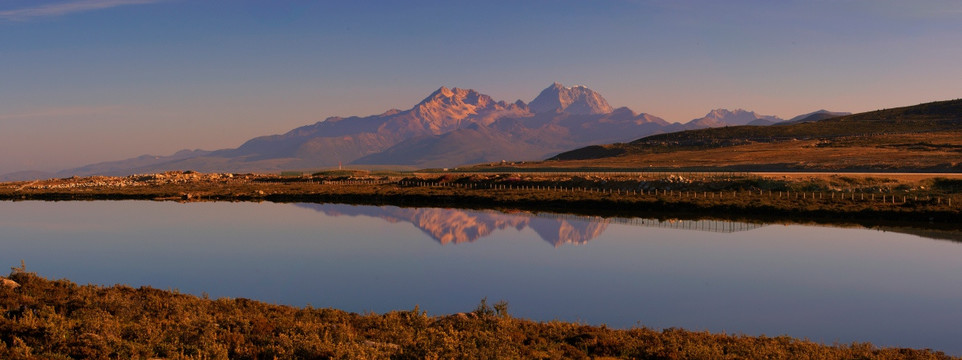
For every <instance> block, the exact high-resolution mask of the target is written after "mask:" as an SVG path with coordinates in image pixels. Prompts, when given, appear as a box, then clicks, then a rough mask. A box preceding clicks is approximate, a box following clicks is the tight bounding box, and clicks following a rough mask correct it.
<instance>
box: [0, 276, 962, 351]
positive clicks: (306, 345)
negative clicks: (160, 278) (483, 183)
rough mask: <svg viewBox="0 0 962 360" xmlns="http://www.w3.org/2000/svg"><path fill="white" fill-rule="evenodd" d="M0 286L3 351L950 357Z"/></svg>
mask: <svg viewBox="0 0 962 360" xmlns="http://www.w3.org/2000/svg"><path fill="white" fill-rule="evenodd" d="M8 277H9V280H11V281H13V282H15V283H16V285H14V284H12V283H10V282H4V285H3V286H0V358H3V359H68V358H75V359H83V358H87V359H108V358H110V359H148V358H169V359H228V358H230V359H275V358H276V359H328V358H340V359H387V358H391V359H450V358H490V359H495V358H497V359H501V358H518V359H520V358H524V359H588V358H632V359H950V358H952V357H949V356H946V355H945V354H943V353H940V352H935V351H930V350H912V349H894V348H889V349H879V348H876V347H875V346H872V345H870V344H864V343H863V344H848V345H822V344H818V343H814V342H811V341H806V340H799V339H793V338H789V337H785V336H779V337H765V336H759V337H752V336H739V335H725V334H711V333H707V332H692V331H686V330H681V329H667V330H663V331H656V330H652V329H647V328H633V329H625V330H616V329H610V328H607V327H604V326H587V325H582V324H573V323H564V322H557V321H553V322H534V321H530V320H524V319H518V318H514V317H512V316H510V315H509V312H508V310H509V309H508V304H507V303H504V302H498V303H496V304H493V305H489V304H488V303H487V302H486V301H484V300H482V302H481V303H480V304H479V305H478V306H477V307H476V308H475V309H474V310H473V311H468V312H465V313H459V314H453V315H443V316H429V315H427V314H426V313H425V312H423V311H421V310H420V309H418V308H417V307H414V309H413V310H410V311H396V312H390V313H386V314H355V313H348V312H344V311H340V310H335V309H315V308H310V307H308V308H294V307H289V306H279V305H269V304H265V303H261V302H257V301H252V300H247V299H216V300H213V299H207V298H200V297H195V296H191V295H184V294H179V293H177V292H176V291H162V290H157V289H153V288H149V287H141V288H138V289H134V288H131V287H128V286H123V285H117V286H111V287H101V286H94V285H84V286H79V285H77V284H74V283H71V282H69V281H67V280H55V281H51V280H47V279H44V278H42V277H40V276H37V275H36V274H33V273H28V272H25V271H23V270H22V269H15V270H14V271H13V272H12V273H11V274H10V275H9V276H8Z"/></svg>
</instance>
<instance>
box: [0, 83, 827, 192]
mask: <svg viewBox="0 0 962 360" xmlns="http://www.w3.org/2000/svg"><path fill="white" fill-rule="evenodd" d="M814 114H819V113H818V112H816V113H811V114H806V116H812V115H814ZM782 121H783V120H782V119H780V118H777V117H774V116H765V115H758V114H756V113H754V112H750V111H746V110H741V109H738V110H735V111H729V110H725V109H716V110H712V111H711V112H709V113H708V114H707V115H706V116H704V117H702V118H698V119H693V120H691V121H689V122H688V123H685V124H680V123H669V122H667V121H665V120H664V119H662V118H659V117H657V116H654V115H650V114H645V113H636V112H634V111H632V110H631V109H629V108H627V107H619V108H613V107H612V106H611V105H609V104H608V102H607V101H606V100H605V99H604V97H602V96H601V95H600V94H598V93H597V92H595V91H593V90H591V89H589V88H587V87H585V86H571V87H566V86H564V85H562V84H560V83H553V84H551V86H548V87H547V88H546V89H544V90H542V91H541V93H539V94H538V96H537V97H535V98H534V100H532V101H531V102H529V103H525V102H523V101H521V100H517V101H515V102H510V103H509V102H505V101H497V100H494V99H493V98H492V97H490V96H488V95H485V94H481V93H479V92H477V91H475V90H471V89H460V88H447V87H441V88H439V89H437V90H436V91H434V92H433V93H431V94H430V95H428V96H427V97H426V98H424V100H422V101H421V102H419V103H418V104H416V105H414V107H412V108H410V109H408V110H398V109H391V110H388V111H385V112H384V113H381V114H379V115H372V116H365V117H358V116H352V117H330V118H327V119H325V120H323V121H319V122H317V123H314V124H311V125H306V126H302V127H298V128H296V129H293V130H291V131H288V132H287V133H284V134H280V135H269V136H260V137H256V138H253V139H250V140H248V141H246V142H244V143H243V144H242V145H240V146H239V147H237V148H233V149H222V150H216V151H205V150H182V151H179V152H177V153H175V154H172V155H169V156H152V155H144V156H139V157H136V158H131V159H126V160H120V161H110V162H102V163H96V164H91V165H86V166H82V167H78V168H73V169H67V170H63V171H60V172H57V173H54V174H47V173H38V172H30V171H27V172H20V173H17V174H8V175H6V176H4V177H0V180H7V181H10V180H20V179H23V178H39V177H45V175H46V176H47V177H67V176H75V175H76V176H86V175H129V174H135V173H153V172H161V171H168V170H195V171H201V172H276V171H282V170H314V169H319V168H329V167H333V166H338V165H340V164H344V165H364V166H368V167H373V166H377V165H381V166H406V167H413V168H426V167H456V166H459V165H465V164H477V163H485V162H495V161H501V160H510V161H532V160H542V159H545V158H547V157H550V156H553V155H555V154H558V153H561V152H564V151H568V150H571V149H576V148H579V147H584V146H589V145H594V144H606V143H619V142H627V141H631V140H635V139H638V138H641V137H644V136H648V135H653V134H660V133H670V132H676V131H682V130H692V129H699V128H706V127H725V126H734V125H770V124H774V123H779V122H782Z"/></svg>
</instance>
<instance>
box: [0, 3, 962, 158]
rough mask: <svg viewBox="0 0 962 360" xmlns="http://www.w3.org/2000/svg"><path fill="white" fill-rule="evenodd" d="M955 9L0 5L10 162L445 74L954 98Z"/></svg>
mask: <svg viewBox="0 0 962 360" xmlns="http://www.w3.org/2000/svg"><path fill="white" fill-rule="evenodd" d="M960 39H962V1H957V0H918V1H902V0H804V1H794V0H785V1H768V0H765V1H738V0H732V1H714V0H700V1H695V0H691V1H687V0H650V1H646V0H597V1H588V0H585V1H568V0H527V1H500V0H486V1H450V0H447V1H442V0H438V1H421V0H409V1H399V0H395V1H387V0H384V1H375V0H370V1H294V0H290V1H247V0H230V1H228V0H205V1H195V0H55V1H43V0H0V174H3V173H9V172H13V171H22V170H44V171H54V170H62V169H65V168H69V167H76V166H81V165H85V164H89V163H95V162H101V161H111V160H120V159H125V158H130V157H134V156H139V155H143V154H152V155H170V154H172V153H174V152H176V151H178V150H181V149H198V148H199V149H205V150H215V149H221V148H232V147H236V146H238V145H240V144H242V143H243V142H244V141H246V140H248V139H250V138H252V137H255V136H260V135H270V134H279V133H284V132H287V131H288V130H291V129H293V128H295V127H298V126H303V125H308V124H313V123H315V122H317V121H321V120H323V119H325V118H327V117H330V116H352V115H358V116H364V115H372V114H379V113H382V112H384V111H386V110H388V109H392V108H398V109H402V110H403V109H409V108H411V107H412V106H413V105H414V104H416V103H417V102H419V101H420V100H422V99H423V98H424V97H426V96H427V95H428V94H430V93H431V92H433V91H434V90H436V89H437V88H439V87H441V86H448V87H460V88H471V89H475V90H478V91H480V92H482V93H484V94H488V95H490V96H492V97H493V98H495V99H498V100H505V101H509V102H510V101H515V100H517V99H521V100H523V101H525V102H528V101H531V100H532V99H534V97H535V96H537V95H538V93H539V92H540V91H541V90H542V89H544V88H545V87H547V86H549V85H550V84H551V83H553V82H555V81H557V82H561V83H562V84H565V85H568V86H570V85H585V86H588V87H589V88H591V89H593V90H595V91H597V92H599V93H600V94H602V95H603V96H604V97H605V98H606V99H607V100H608V102H609V103H610V104H611V105H612V106H615V107H620V106H627V107H629V108H631V109H632V110H634V111H636V112H639V113H642V112H643V113H649V114H652V115H655V116H659V117H661V118H664V119H666V120H668V121H669V122H687V121H689V120H691V119H694V118H697V117H701V116H704V115H705V114H706V113H708V112H709V111H711V110H712V109H717V108H726V109H737V108H742V109H747V110H752V111H756V112H758V113H760V114H765V115H776V116H780V117H783V118H790V117H793V116H796V115H799V114H803V113H808V112H812V111H815V110H819V109H828V110H832V111H849V112H861V111H870V110H876V109H882V108H890V107H897V106H906V105H914V104H919V103H923V102H929V101H938V100H949V99H956V98H960V97H962V81H960V79H962V66H959V64H962V46H959V40H960Z"/></svg>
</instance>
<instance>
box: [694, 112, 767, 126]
mask: <svg viewBox="0 0 962 360" xmlns="http://www.w3.org/2000/svg"><path fill="white" fill-rule="evenodd" d="M780 121H782V119H780V118H778V117H776V116H770V115H759V114H757V113H755V112H754V111H748V110H745V109H735V110H728V109H714V110H712V111H709V112H708V114H705V116H704V117H701V118H698V119H694V120H692V121H689V122H688V123H689V124H692V125H695V126H698V127H722V126H736V125H761V124H772V123H777V122H780Z"/></svg>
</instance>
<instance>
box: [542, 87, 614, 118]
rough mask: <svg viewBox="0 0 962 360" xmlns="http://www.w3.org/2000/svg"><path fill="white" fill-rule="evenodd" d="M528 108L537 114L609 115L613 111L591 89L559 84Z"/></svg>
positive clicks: (543, 92) (545, 91) (606, 102)
mask: <svg viewBox="0 0 962 360" xmlns="http://www.w3.org/2000/svg"><path fill="white" fill-rule="evenodd" d="M528 107H529V108H530V109H531V111H532V112H535V113H542V112H564V113H569V114H607V113H610V112H611V111H612V110H613V109H612V107H611V105H608V101H606V100H605V98H603V97H601V95H600V94H598V93H596V92H594V91H592V90H591V89H589V88H587V87H585V86H582V85H578V86H572V87H565V86H564V85H561V83H558V82H555V83H553V84H551V86H548V88H546V89H544V90H542V91H541V94H538V97H536V98H535V99H534V100H532V101H531V102H530V103H529V104H528Z"/></svg>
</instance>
